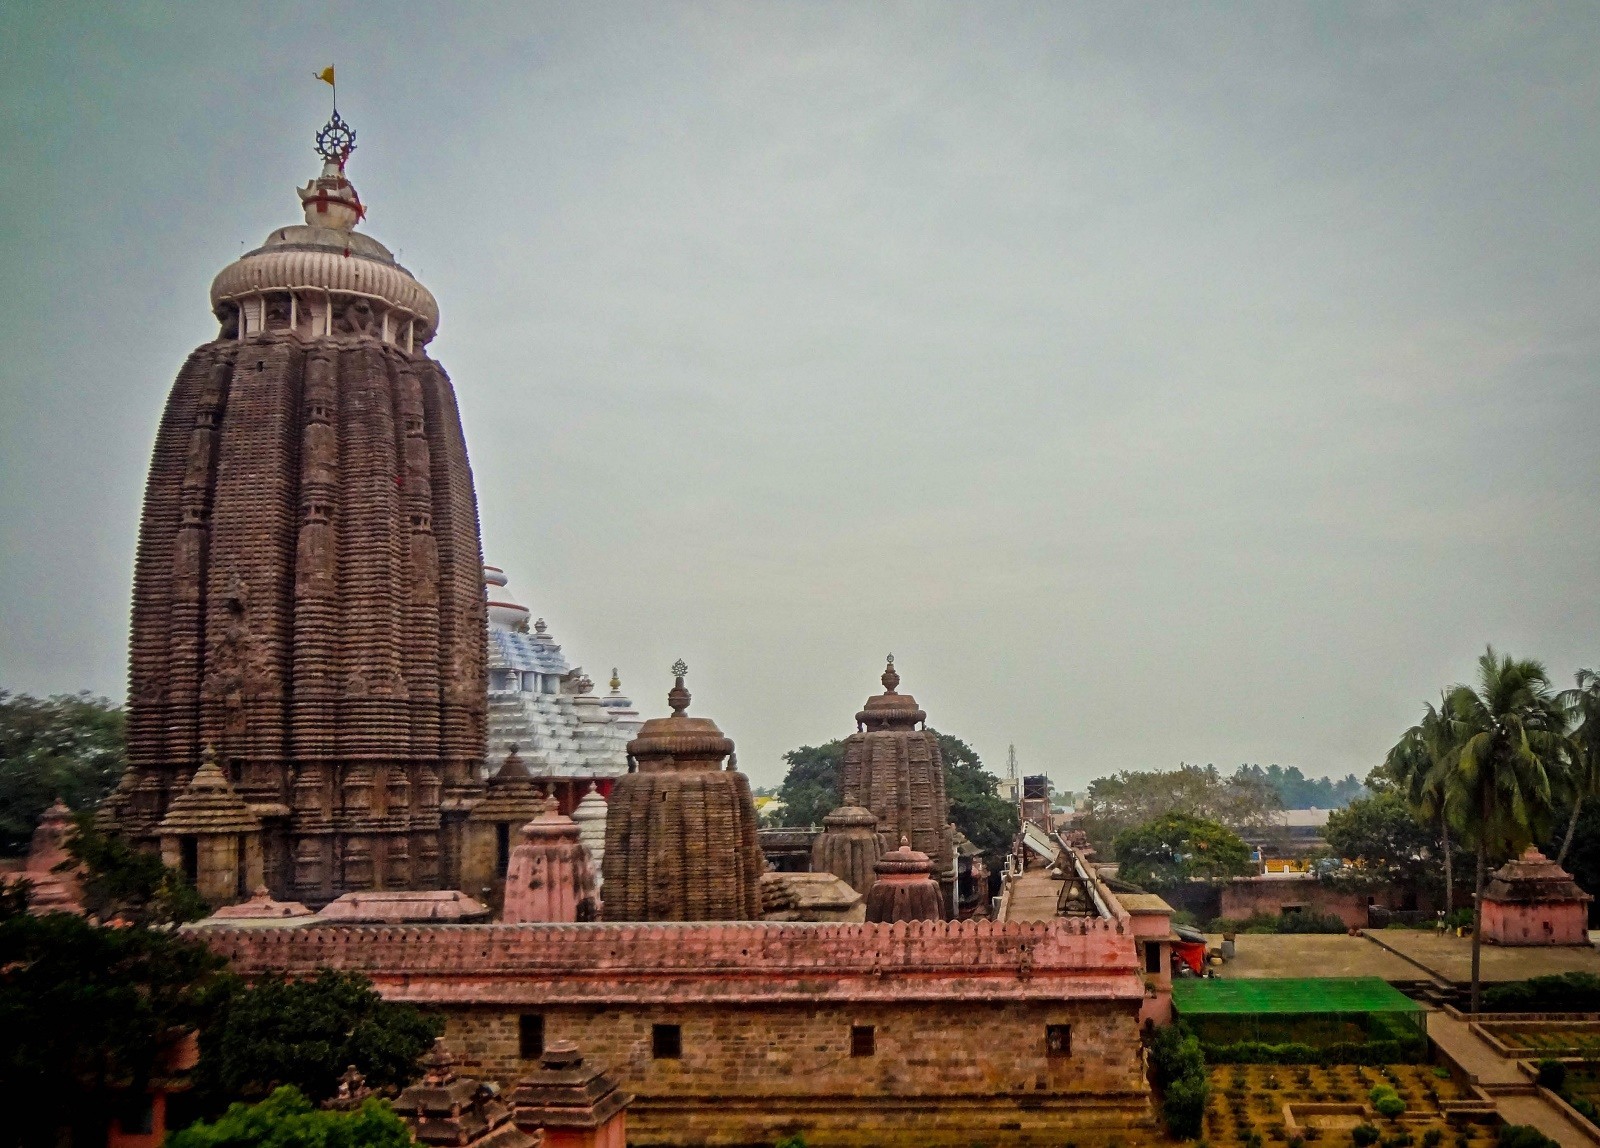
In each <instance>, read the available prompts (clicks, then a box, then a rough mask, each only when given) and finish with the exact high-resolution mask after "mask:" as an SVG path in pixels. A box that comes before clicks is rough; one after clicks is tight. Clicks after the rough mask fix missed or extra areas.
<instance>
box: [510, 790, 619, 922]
mask: <svg viewBox="0 0 1600 1148" xmlns="http://www.w3.org/2000/svg"><path fill="white" fill-rule="evenodd" d="M598 916H599V907H598V905H597V904H596V899H595V892H594V877H593V876H592V875H591V874H590V871H589V854H588V852H587V851H586V850H585V849H584V847H583V844H582V843H581V842H580V841H579V839H578V823H577V822H576V821H574V820H573V819H572V818H570V817H568V816H566V815H565V814H564V813H562V812H561V811H560V810H559V809H557V807H556V799H555V798H553V797H547V798H545V805H544V809H543V810H542V811H541V812H540V813H539V816H538V817H535V818H534V819H533V820H532V821H530V822H528V823H527V824H526V825H524V826H523V827H522V844H521V845H518V846H517V847H516V848H515V849H513V850H512V851H511V862H510V865H509V867H508V868H507V870H506V891H505V908H504V909H503V911H502V912H501V915H500V919H501V920H502V921H504V922H505V923H506V924H508V925H516V924H521V923H523V922H525V921H593V920H595V919H596V918H597V917H598Z"/></svg>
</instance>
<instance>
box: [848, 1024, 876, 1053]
mask: <svg viewBox="0 0 1600 1148" xmlns="http://www.w3.org/2000/svg"><path fill="white" fill-rule="evenodd" d="M877 1054H878V1035H877V1030H876V1029H875V1028H873V1026H872V1025H870V1024H853V1025H851V1026H850V1055H851V1056H876V1055H877Z"/></svg>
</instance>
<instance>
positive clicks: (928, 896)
mask: <svg viewBox="0 0 1600 1148" xmlns="http://www.w3.org/2000/svg"><path fill="white" fill-rule="evenodd" d="M873 869H874V870H875V872H876V873H877V876H878V879H877V880H876V881H874V882H873V883H872V888H871V890H869V891H868V893H867V920H869V921H874V922H877V923H878V924H885V925H886V924H892V923H893V922H895V921H942V920H944V919H945V917H946V915H947V914H946V913H945V902H944V897H943V895H942V893H941V891H940V889H939V883H938V882H937V881H935V880H934V879H933V877H932V870H933V863H932V862H931V861H929V860H928V855H927V854H926V853H923V852H921V851H920V850H916V849H913V848H911V842H910V841H908V840H907V839H906V838H904V837H902V838H901V839H900V848H898V849H894V850H891V851H890V852H888V853H885V854H884V855H883V856H882V857H880V858H879V859H878V863H877V864H876V865H875V866H873Z"/></svg>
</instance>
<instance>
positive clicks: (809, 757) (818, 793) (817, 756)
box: [778, 739, 844, 826]
mask: <svg viewBox="0 0 1600 1148" xmlns="http://www.w3.org/2000/svg"><path fill="white" fill-rule="evenodd" d="M783 760H784V761H786V762H788V763H789V772H788V773H787V774H785V775H784V778H783V784H782V785H781V786H779V787H778V797H779V799H780V800H782V802H783V812H782V813H781V814H779V816H780V817H781V818H782V819H783V823H784V824H785V825H796V826H805V825H821V824H822V819H823V818H824V817H826V816H827V815H828V814H829V813H831V812H832V811H833V810H834V809H837V808H838V806H839V788H840V786H839V775H840V773H841V772H842V771H843V769H844V742H842V741H839V740H837V739H835V740H834V741H825V742H823V743H822V744H821V745H803V746H801V747H800V748H799V749H791V750H790V751H789V752H788V753H786V754H784V755H783Z"/></svg>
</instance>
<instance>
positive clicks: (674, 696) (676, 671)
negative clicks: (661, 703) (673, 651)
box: [667, 658, 689, 717]
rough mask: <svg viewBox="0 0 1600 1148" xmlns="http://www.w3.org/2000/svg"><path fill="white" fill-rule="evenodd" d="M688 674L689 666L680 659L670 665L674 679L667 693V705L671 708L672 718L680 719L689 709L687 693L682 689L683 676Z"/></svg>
mask: <svg viewBox="0 0 1600 1148" xmlns="http://www.w3.org/2000/svg"><path fill="white" fill-rule="evenodd" d="M688 672H689V664H688V663H687V662H685V661H684V660H683V659H682V658H679V659H678V660H677V661H675V662H673V663H672V676H673V677H674V678H675V679H676V680H675V681H674V682H673V683H672V689H670V690H668V691H667V704H668V705H669V706H671V707H672V716H673V717H682V716H683V713H684V711H685V710H687V709H688V708H689V691H688V690H687V689H686V688H684V684H683V675H684V674H687V673H688Z"/></svg>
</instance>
